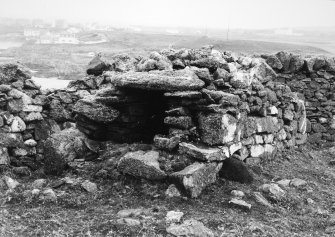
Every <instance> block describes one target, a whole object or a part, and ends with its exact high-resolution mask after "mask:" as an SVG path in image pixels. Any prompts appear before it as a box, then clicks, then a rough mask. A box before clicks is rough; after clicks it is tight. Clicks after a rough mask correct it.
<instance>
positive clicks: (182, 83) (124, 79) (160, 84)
mask: <svg viewBox="0 0 335 237" xmlns="http://www.w3.org/2000/svg"><path fill="white" fill-rule="evenodd" d="M106 75H107V76H108V77H109V78H110V80H111V82H112V84H114V85H115V86H117V87H126V88H137V89H148V90H166V91H183V90H199V89H201V88H202V87H203V86H204V85H205V83H204V82H203V81H202V80H200V79H199V78H198V77H197V76H196V75H195V73H194V72H193V71H191V70H190V69H183V70H177V71H166V70H165V71H150V72H128V73H124V74H115V73H114V74H106Z"/></svg>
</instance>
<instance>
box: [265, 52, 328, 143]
mask: <svg viewBox="0 0 335 237" xmlns="http://www.w3.org/2000/svg"><path fill="white" fill-rule="evenodd" d="M265 58H266V60H267V62H268V63H269V65H270V66H271V67H272V68H273V69H274V70H276V72H278V77H277V79H276V80H277V81H279V82H281V83H284V84H287V85H288V86H289V87H290V88H291V90H292V91H295V92H298V93H300V94H301V97H302V98H304V99H305V101H306V115H307V118H308V123H307V125H308V126H307V132H308V133H309V134H310V135H309V138H308V141H309V142H310V143H318V144H323V145H324V144H327V143H333V142H334V141H335V96H334V91H335V59H334V58H330V57H305V58H303V57H301V56H297V55H293V54H289V53H287V52H279V53H277V54H276V55H268V56H265Z"/></svg>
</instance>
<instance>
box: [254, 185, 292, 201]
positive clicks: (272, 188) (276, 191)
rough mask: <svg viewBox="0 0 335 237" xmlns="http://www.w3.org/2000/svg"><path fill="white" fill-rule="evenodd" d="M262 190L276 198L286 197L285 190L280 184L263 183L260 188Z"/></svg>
mask: <svg viewBox="0 0 335 237" xmlns="http://www.w3.org/2000/svg"><path fill="white" fill-rule="evenodd" d="M259 189H260V190H261V191H262V192H264V193H266V194H267V195H268V196H269V197H270V198H272V199H274V200H277V201H278V200H281V199H283V198H284V197H285V194H286V193H285V191H284V190H283V189H281V188H280V187H279V186H278V184H274V183H271V184H263V185H262V186H260V188H259Z"/></svg>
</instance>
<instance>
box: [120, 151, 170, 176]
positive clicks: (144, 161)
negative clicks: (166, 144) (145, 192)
mask: <svg viewBox="0 0 335 237" xmlns="http://www.w3.org/2000/svg"><path fill="white" fill-rule="evenodd" d="M158 158H159V153H158V152H157V151H135V152H129V153H127V154H126V155H124V156H123V157H122V158H121V159H120V161H119V163H118V166H117V169H118V171H119V172H121V173H123V174H128V175H131V176H135V177H138V178H145V179H149V180H162V179H165V178H166V174H165V173H164V171H162V170H161V169H160V167H159V162H158Z"/></svg>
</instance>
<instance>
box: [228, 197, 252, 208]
mask: <svg viewBox="0 0 335 237" xmlns="http://www.w3.org/2000/svg"><path fill="white" fill-rule="evenodd" d="M229 204H230V205H233V206H235V207H239V208H242V209H247V210H250V209H251V204H249V203H247V202H246V201H243V200H241V199H237V198H232V199H231V200H230V201H229Z"/></svg>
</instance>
